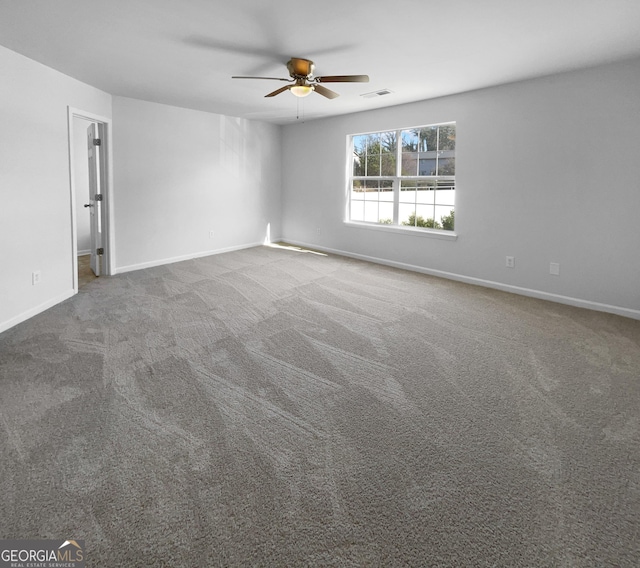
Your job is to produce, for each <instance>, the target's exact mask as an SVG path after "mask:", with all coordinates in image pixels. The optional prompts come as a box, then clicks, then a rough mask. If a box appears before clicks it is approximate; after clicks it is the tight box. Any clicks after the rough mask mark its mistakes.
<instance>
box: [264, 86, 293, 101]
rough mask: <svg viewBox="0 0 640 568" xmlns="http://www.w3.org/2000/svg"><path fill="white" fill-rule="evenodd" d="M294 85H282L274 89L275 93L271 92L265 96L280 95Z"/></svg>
mask: <svg viewBox="0 0 640 568" xmlns="http://www.w3.org/2000/svg"><path fill="white" fill-rule="evenodd" d="M292 86H293V85H286V86H285V87H280V88H279V89H277V90H275V91H273V93H269V94H268V95H265V98H267V97H275V96H276V95H279V94H280V93H284V92H285V91H288V90H289V89H290V88H291V87H292Z"/></svg>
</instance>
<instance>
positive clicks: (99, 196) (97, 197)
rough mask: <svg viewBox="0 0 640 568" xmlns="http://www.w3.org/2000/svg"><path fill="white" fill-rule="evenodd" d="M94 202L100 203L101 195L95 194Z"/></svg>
mask: <svg viewBox="0 0 640 568" xmlns="http://www.w3.org/2000/svg"><path fill="white" fill-rule="evenodd" d="M95 200H96V201H102V193H96V195H95Z"/></svg>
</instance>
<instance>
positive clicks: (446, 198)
mask: <svg viewBox="0 0 640 568" xmlns="http://www.w3.org/2000/svg"><path fill="white" fill-rule="evenodd" d="M453 193H454V192H453V191H450V190H442V189H439V190H438V191H436V192H435V194H436V205H451V206H453V205H454V202H453V197H454V196H453Z"/></svg>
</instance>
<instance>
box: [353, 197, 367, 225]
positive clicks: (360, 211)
mask: <svg viewBox="0 0 640 568" xmlns="http://www.w3.org/2000/svg"><path fill="white" fill-rule="evenodd" d="M351 220H352V221H364V201H352V202H351Z"/></svg>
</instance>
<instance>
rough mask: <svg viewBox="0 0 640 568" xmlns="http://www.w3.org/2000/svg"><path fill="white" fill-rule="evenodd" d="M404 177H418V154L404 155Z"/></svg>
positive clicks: (402, 173)
mask: <svg viewBox="0 0 640 568" xmlns="http://www.w3.org/2000/svg"><path fill="white" fill-rule="evenodd" d="M401 175H403V176H417V175H418V154H417V153H415V152H413V153H404V152H403V153H402V172H401Z"/></svg>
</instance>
